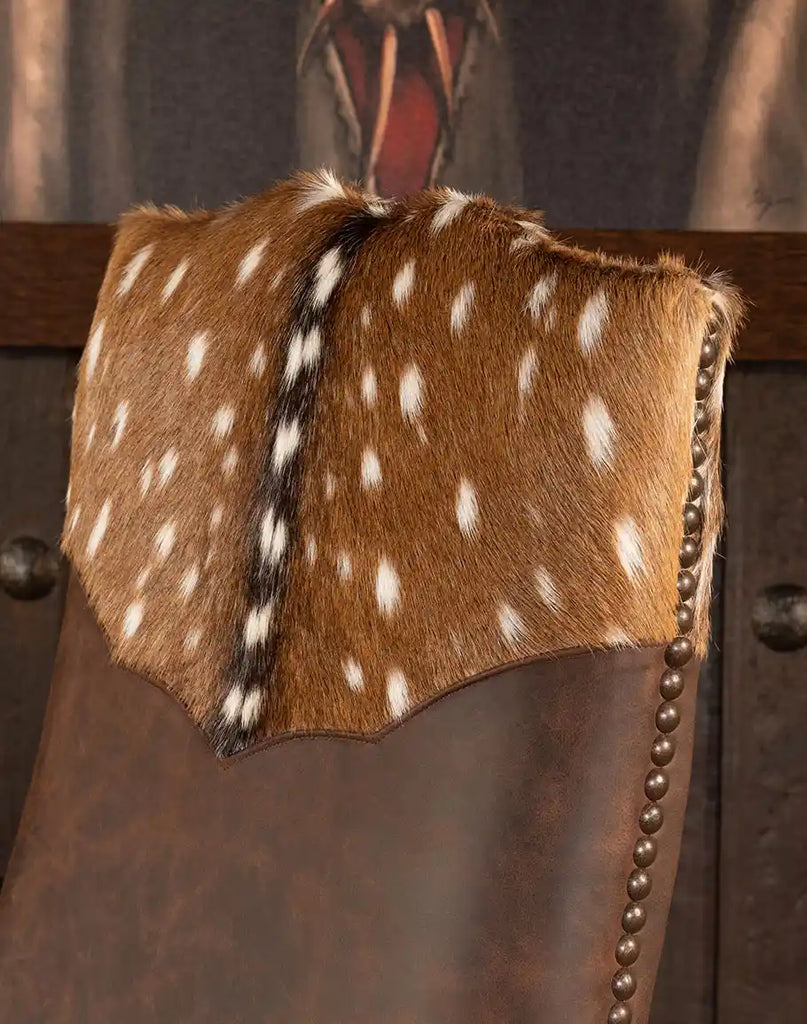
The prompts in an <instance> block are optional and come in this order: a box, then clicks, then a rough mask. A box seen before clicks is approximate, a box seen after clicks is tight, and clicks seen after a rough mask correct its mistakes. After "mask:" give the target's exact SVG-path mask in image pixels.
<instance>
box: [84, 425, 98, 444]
mask: <svg viewBox="0 0 807 1024" xmlns="http://www.w3.org/2000/svg"><path fill="white" fill-rule="evenodd" d="M97 427H98V424H97V423H96V421H95V420H93V421H92V423H91V424H90V429H89V430H88V431H87V440H86V442H85V444H84V451H85V452H88V451H89V450H90V448H92V443H93V441H94V440H95V431H96V429H97Z"/></svg>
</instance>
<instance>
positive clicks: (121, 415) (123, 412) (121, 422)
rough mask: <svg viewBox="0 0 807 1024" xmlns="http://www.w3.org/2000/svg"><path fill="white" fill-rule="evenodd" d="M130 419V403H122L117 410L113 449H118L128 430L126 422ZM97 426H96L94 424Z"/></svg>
mask: <svg viewBox="0 0 807 1024" xmlns="http://www.w3.org/2000/svg"><path fill="white" fill-rule="evenodd" d="M128 418H129V403H128V402H121V403H120V404H119V405H118V408H117V409H116V410H115V421H114V423H113V426H112V447H113V448H117V447H118V445H119V444H120V439H121V438H122V437H123V432H124V430H125V429H126V420H127V419H128ZM93 426H95V424H93Z"/></svg>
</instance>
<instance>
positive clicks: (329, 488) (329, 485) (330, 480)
mask: <svg viewBox="0 0 807 1024" xmlns="http://www.w3.org/2000/svg"><path fill="white" fill-rule="evenodd" d="M335 493H336V480H335V478H334V475H333V473H332V472H331V471H330V470H328V472H327V473H326V474H325V497H326V498H327V499H328V501H330V500H331V499H332V498H333V496H334V494H335Z"/></svg>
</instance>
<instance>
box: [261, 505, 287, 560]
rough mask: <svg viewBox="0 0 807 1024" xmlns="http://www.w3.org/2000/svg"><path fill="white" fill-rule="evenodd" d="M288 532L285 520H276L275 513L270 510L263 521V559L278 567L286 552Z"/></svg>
mask: <svg viewBox="0 0 807 1024" xmlns="http://www.w3.org/2000/svg"><path fill="white" fill-rule="evenodd" d="M287 540H288V530H287V528H286V523H285V521H284V520H283V519H278V520H275V511H274V509H272V508H270V509H269V510H268V511H267V512H266V513H265V514H264V517H263V519H262V520H261V557H262V558H263V559H265V560H268V561H269V562H270V563H271V564H272V565H277V563H278V562H279V561H280V559H281V558H282V556H283V552H284V551H285V550H286V542H287Z"/></svg>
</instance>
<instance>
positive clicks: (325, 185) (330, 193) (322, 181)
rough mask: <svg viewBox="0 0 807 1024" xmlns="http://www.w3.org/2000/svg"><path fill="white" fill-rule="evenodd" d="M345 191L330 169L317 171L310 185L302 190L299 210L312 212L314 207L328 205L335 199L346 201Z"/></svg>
mask: <svg viewBox="0 0 807 1024" xmlns="http://www.w3.org/2000/svg"><path fill="white" fill-rule="evenodd" d="M344 198H346V197H345V189H344V186H343V185H342V183H341V181H339V179H338V178H337V177H336V175H335V174H334V172H333V171H332V170H330V169H328V168H322V170H319V171H317V172H316V173H315V174H314V175H313V177H312V180H311V182H310V183H309V184H307V185H306V186H304V188H303V189H302V197H301V199H300V201H299V203H298V209H299V210H310V209H311V207H312V206H318V205H319V204H320V203H327V202H330V201H331V200H333V199H344Z"/></svg>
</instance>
